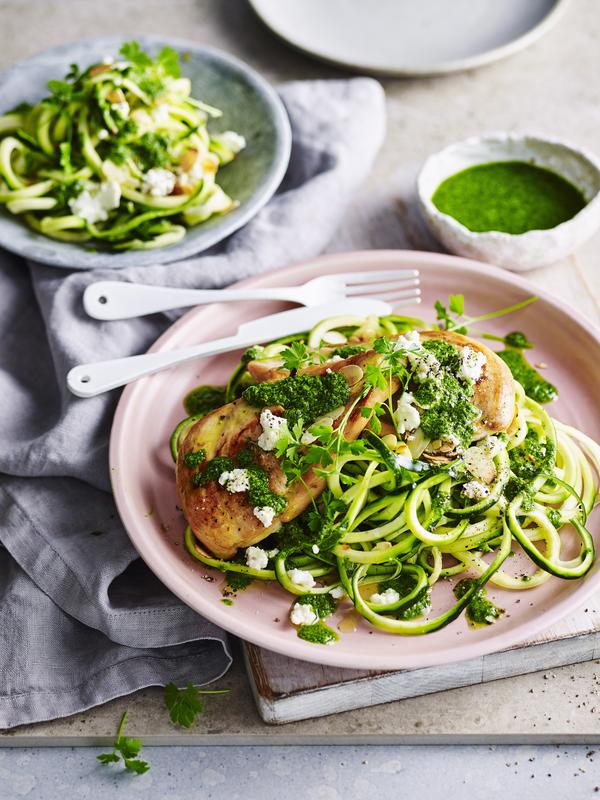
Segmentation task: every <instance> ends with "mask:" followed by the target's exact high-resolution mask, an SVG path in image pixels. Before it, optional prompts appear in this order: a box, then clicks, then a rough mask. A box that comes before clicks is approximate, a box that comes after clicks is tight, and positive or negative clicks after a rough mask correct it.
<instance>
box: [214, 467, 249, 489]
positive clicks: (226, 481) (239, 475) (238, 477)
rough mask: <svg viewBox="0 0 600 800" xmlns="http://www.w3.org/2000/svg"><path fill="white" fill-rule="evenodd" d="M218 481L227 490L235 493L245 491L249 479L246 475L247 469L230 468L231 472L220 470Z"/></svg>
mask: <svg viewBox="0 0 600 800" xmlns="http://www.w3.org/2000/svg"><path fill="white" fill-rule="evenodd" d="M219 483H220V484H221V486H224V487H225V488H226V489H227V491H228V492H231V493H232V494H235V493H237V492H245V491H247V490H248V487H249V486H250V479H249V477H248V470H247V469H232V470H231V472H222V473H221V474H220V475H219Z"/></svg>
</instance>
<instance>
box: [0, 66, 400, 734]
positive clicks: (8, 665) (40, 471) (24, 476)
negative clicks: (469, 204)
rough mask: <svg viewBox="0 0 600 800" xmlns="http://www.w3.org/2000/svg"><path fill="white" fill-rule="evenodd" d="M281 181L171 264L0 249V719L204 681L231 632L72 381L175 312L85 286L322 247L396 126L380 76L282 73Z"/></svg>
mask: <svg viewBox="0 0 600 800" xmlns="http://www.w3.org/2000/svg"><path fill="white" fill-rule="evenodd" d="M281 97H282V99H283V101H284V103H285V105H286V107H287V110H288V113H289V115H290V119H291V124H292V130H293V148H292V157H291V162H290V166H289V169H288V172H287V175H286V177H285V179H284V182H283V184H282V186H281V188H280V189H279V191H278V193H277V194H276V195H275V197H274V198H273V199H272V201H271V202H270V203H269V204H268V205H267V206H266V207H265V208H264V209H263V210H262V211H261V212H260V213H259V214H258V215H257V216H256V217H255V218H254V220H253V221H252V222H250V223H249V224H248V225H247V226H246V227H245V228H244V229H243V230H240V231H238V232H237V233H236V234H234V235H233V236H232V237H230V238H229V239H228V240H227V241H225V242H223V243H221V244H220V245H218V246H216V247H214V248H212V249H211V250H210V251H208V252H206V253H203V254H201V255H199V256H197V257H195V258H192V259H189V260H186V261H183V262H180V263H176V264H167V265H164V266H154V267H146V268H137V269H126V270H120V271H119V272H118V273H111V271H110V270H92V271H89V272H81V271H73V272H69V271H64V270H60V269H55V268H50V267H45V266H42V265H39V264H26V263H25V262H24V261H22V260H21V259H19V258H18V257H16V256H12V255H9V254H8V253H2V254H1V256H0V402H1V405H2V414H1V415H0V473H3V474H2V475H0V542H1V543H2V545H3V548H2V547H0V727H4V728H6V727H12V726H14V725H18V724H21V723H26V722H35V721H39V720H45V719H51V718H54V717H60V716H65V715H67V714H72V713H74V712H76V711H80V710H83V709H86V708H89V707H91V706H94V705H97V704H99V703H102V702H105V701H106V700H109V699H111V698H114V697H117V696H120V695H124V694H127V693H129V692H132V691H134V690H136V689H138V688H141V687H144V686H149V685H162V684H164V683H166V682H168V681H171V680H172V681H175V682H176V683H179V684H182V683H185V682H187V681H193V682H194V683H199V684H202V683H207V682H210V681H214V680H215V679H217V678H218V677H219V676H221V675H222V674H223V673H224V672H225V671H226V670H227V668H228V667H229V665H230V663H231V656H230V654H229V650H228V646H227V639H226V635H225V634H224V632H223V631H221V630H219V629H218V628H216V627H215V626H214V625H212V624H211V623H210V622H208V621H207V620H205V619H203V618H202V617H200V616H199V615H198V614H196V613H195V612H193V611H192V610H191V609H189V608H187V607H186V606H184V605H183V604H182V603H180V602H179V601H178V600H177V599H176V598H175V597H174V596H173V595H171V594H170V593H169V592H168V591H167V590H166V589H165V588H164V587H163V586H162V585H161V584H160V582H159V581H158V580H157V579H156V578H154V576H153V575H152V574H151V573H150V572H149V570H147V568H146V567H145V566H144V565H143V564H142V563H141V562H140V560H139V559H138V558H137V554H136V551H135V550H134V548H133V547H132V545H131V543H130V541H129V539H128V537H127V534H126V533H125V531H124V529H123V527H122V524H121V522H120V520H119V517H118V514H117V511H116V508H115V505H114V502H113V499H112V495H111V493H110V485H109V476H108V453H107V448H108V437H109V432H110V425H111V420H112V417H113V413H114V409H115V405H116V401H117V394H116V393H114V392H113V393H110V394H107V395H102V396H100V397H95V398H92V399H90V400H79V399H76V398H74V397H73V396H72V395H70V394H69V392H68V391H67V389H66V386H65V376H66V374H67V371H68V370H69V369H70V368H71V367H72V366H74V365H75V364H77V363H81V362H86V361H94V360H101V359H106V358H116V357H120V356H127V355H131V354H133V353H140V352H143V351H144V350H146V349H147V347H148V346H149V345H150V344H151V343H152V342H153V341H154V340H155V339H156V338H157V336H158V335H159V334H160V333H162V331H163V330H164V329H165V328H166V327H167V326H168V325H169V324H170V322H171V321H172V319H173V318H174V317H175V316H176V314H173V313H170V314H168V315H166V314H155V315H153V316H150V317H146V318H143V319H139V320H127V321H122V322H106V323H100V322H97V321H94V320H91V319H89V318H88V317H87V316H86V315H85V313H84V311H83V308H82V305H81V296H82V292H83V290H84V289H85V287H86V286H87V285H88V284H89V283H91V282H93V281H96V280H99V279H103V278H104V279H106V278H111V277H112V278H114V277H115V276H118V277H119V278H123V279H125V280H131V281H137V282H144V283H153V284H164V285H171V286H186V287H205V288H206V287H219V286H224V285H227V284H229V283H231V282H232V281H234V280H239V279H241V278H245V277H247V276H250V275H254V274H256V273H259V272H262V271H265V270H270V269H273V268H275V267H279V266H283V265H285V264H287V263H290V262H294V261H300V260H302V259H305V258H309V257H312V256H314V255H316V254H318V253H319V252H320V251H321V250H322V249H323V248H324V247H325V245H326V244H327V242H328V240H329V239H330V238H331V236H332V234H333V232H334V231H335V228H336V226H337V225H338V223H339V221H340V218H341V216H342V214H343V213H344V210H345V208H346V206H347V203H348V202H349V200H350V199H351V197H352V194H353V192H354V190H355V189H356V188H357V187H358V186H359V184H360V183H361V182H362V181H363V180H364V178H365V177H366V175H367V173H368V171H369V169H370V166H371V164H372V162H373V159H374V157H375V154H376V153H377V150H378V148H379V146H380V144H381V141H382V139H383V135H384V128H385V106H384V96H383V91H382V89H381V87H380V86H379V84H378V83H376V82H375V81H373V80H371V79H366V78H356V79H352V80H346V81H312V82H311V81H307V82H296V83H289V84H286V85H285V86H283V87H282V88H281Z"/></svg>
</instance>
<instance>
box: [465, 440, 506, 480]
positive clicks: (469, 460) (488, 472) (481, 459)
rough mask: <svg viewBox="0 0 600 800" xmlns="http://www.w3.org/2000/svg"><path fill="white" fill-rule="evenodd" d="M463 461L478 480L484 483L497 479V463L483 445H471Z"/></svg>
mask: <svg viewBox="0 0 600 800" xmlns="http://www.w3.org/2000/svg"><path fill="white" fill-rule="evenodd" d="M463 463H464V465H465V467H466V468H467V469H468V470H469V472H470V473H471V475H473V477H474V478H477V480H479V481H483V483H493V481H495V480H496V476H497V474H498V471H497V469H496V465H495V464H494V460H493V458H491V456H489V455H488V454H487V453H486V451H485V450H484V449H483V447H469V448H468V450H466V451H465V453H464V455H463Z"/></svg>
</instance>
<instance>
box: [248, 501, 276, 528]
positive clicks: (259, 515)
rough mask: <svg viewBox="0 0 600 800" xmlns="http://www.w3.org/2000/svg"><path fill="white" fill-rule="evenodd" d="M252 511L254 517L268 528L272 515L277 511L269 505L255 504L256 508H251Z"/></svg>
mask: <svg viewBox="0 0 600 800" xmlns="http://www.w3.org/2000/svg"><path fill="white" fill-rule="evenodd" d="M252 513H253V514H254V516H255V517H256V519H258V520H260V522H262V524H263V525H264V527H265V528H268V527H269V525H271V523H272V522H273V517H274V516H275V514H276V513H277V512H276V511H275V509H274V508H271V506H256V508H253V509H252Z"/></svg>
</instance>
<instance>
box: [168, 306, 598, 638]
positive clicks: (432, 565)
mask: <svg viewBox="0 0 600 800" xmlns="http://www.w3.org/2000/svg"><path fill="white" fill-rule="evenodd" d="M421 327H425V324H424V323H422V322H420V321H419V320H414V319H410V318H404V317H399V316H390V317H385V318H381V319H379V320H377V319H368V320H366V321H365V320H362V319H348V318H345V319H339V318H331V319H329V320H324V321H323V322H322V323H320V324H319V325H318V326H316V328H314V329H313V330H312V331H310V332H309V333H308V334H306V335H300V336H298V337H291V338H290V339H287V340H286V341H285V342H276V343H272V344H271V345H267V346H265V347H264V348H258V351H259V352H258V356H257V357H258V360H259V361H260V360H261V359H263V360H264V361H265V362H266V363H268V362H269V361H271V362H272V360H273V359H277V358H278V356H280V354H281V352H282V351H283V350H284V349H285V348H286V346H289V345H290V343H291V341H292V339H294V338H295V339H296V340H297V341H301V342H303V343H305V344H306V345H307V347H308V348H309V350H310V351H311V352H313V353H319V352H320V353H321V354H322V353H323V352H325V353H327V354H328V355H327V356H326V357H327V358H330V357H331V353H332V351H333V348H332V346H331V345H330V344H329V345H327V344H326V343H325V341H328V342H331V341H338V342H340V341H343V342H350V343H351V342H353V341H359V342H361V343H363V344H364V343H365V341H366V340H368V339H369V338H370V340H371V342H372V340H373V339H374V338H375V337H377V336H379V337H381V336H383V337H397V336H398V335H399V334H401V333H404V332H406V331H407V330H413V329H416V328H421ZM332 334H333V335H332ZM324 337H325V341H324ZM366 347H367V345H365V349H366ZM323 348H325V350H323ZM255 356H256V354H255ZM246 361H247V360H246ZM246 361H245V360H242V362H240V364H239V365H238V367H237V368H236V369H235V370H234V372H233V374H232V376H231V379H230V381H229V384H228V386H227V389H226V395H225V399H226V400H227V401H230V400H233V399H234V398H236V397H238V396H240V394H241V392H242V390H243V389H244V388H245V387H246V386H248V385H249V384H250V383H251V377H250V375H249V373H248V371H247V365H246ZM515 390H516V413H515V417H514V421H513V423H512V425H511V427H510V428H509V429H508V430H507V431H506V433H502V434H500V435H499V436H497V437H493V438H494V440H495V443H494V455H493V462H494V467H495V470H494V471H495V478H494V480H493V481H492V482H491V484H490V485H489V487H488V488H489V491H487V492H486V496H484V497H480V498H475V499H469V498H468V497H467V496H466V495H465V493H464V487H465V485H466V483H467V482H469V481H470V480H472V479H473V476H472V475H470V474H469V471H468V470H467V469H465V467H464V464H463V460H462V457H461V455H460V454H458V455H457V456H456V457H455V458H453V459H451V460H450V461H449V462H448V463H443V464H437V465H435V464H431V463H430V464H427V463H426V462H424V461H423V460H422V459H420V455H421V454H420V453H419V452H418V450H415V447H417V446H418V441H414V440H416V439H418V437H413V441H410V439H411V437H407V436H406V435H405V436H398V435H397V434H396V433H390V432H387V433H386V430H385V429H384V430H383V431H379V434H380V435H378V434H377V433H375V432H374V431H373V430H371V431H369V430H368V429H367V430H366V431H365V432H363V434H362V436H361V439H362V440H363V442H364V447H363V448H362V449H361V450H360V451H359V452H357V453H356V454H352V453H351V452H346V453H344V454H343V455H342V456H341V457H338V458H336V459H334V460H333V463H332V464H331V465H329V466H327V467H325V468H324V469H323V472H324V474H326V477H327V488H326V490H325V492H324V493H323V495H321V496H320V497H318V498H316V499H315V500H314V505H313V510H314V509H315V508H316V509H317V510H318V511H319V513H321V514H322V515H323V520H324V524H328V525H330V527H332V528H333V529H334V530H335V531H336V535H337V539H336V540H335V541H334V542H333V544H332V545H331V546H329V547H327V548H324V547H320V548H319V547H317V548H315V547H313V546H312V544H311V540H310V538H308V539H307V541H306V542H305V544H304V546H302V545H299V546H298V545H296V546H295V547H294V548H292V549H291V550H290V549H288V550H286V548H285V546H284V545H283V546H282V543H285V534H281V535H280V536H279V537H277V535H274V536H272V537H270V538H269V539H268V540H266V542H261V543H260V546H261V547H262V548H264V550H265V551H269V550H270V549H271V548H274V550H273V551H271V552H270V553H269V562H268V565H267V566H266V567H265V568H264V569H252V568H251V567H249V566H248V565H247V564H246V563H245V562H244V560H243V558H237V559H233V560H232V561H225V560H220V559H218V558H215V557H212V556H211V555H210V554H209V553H207V552H206V551H205V549H204V548H203V547H202V545H201V544H200V543H199V542H198V540H197V539H196V537H195V535H194V533H193V532H192V530H191V529H190V528H189V527H188V528H187V529H186V532H185V544H186V547H187V550H188V552H189V553H190V554H191V555H192V556H193V557H194V558H195V559H197V560H198V561H200V562H202V563H203V564H204V565H206V566H209V567H213V568H215V569H217V570H221V571H223V572H227V573H228V574H232V573H243V574H245V575H247V576H249V577H251V578H253V579H257V580H261V581H278V582H279V584H280V585H281V587H282V588H283V589H285V590H286V591H287V592H289V593H290V595H291V596H292V599H293V598H298V597H302V596H308V597H313V598H315V597H316V596H318V595H323V594H329V593H330V592H332V591H333V592H334V597H336V596H337V597H339V595H340V594H341V590H342V589H343V591H344V592H345V596H344V598H343V600H342V602H344V603H351V604H352V605H353V606H354V608H355V609H356V611H357V612H358V613H359V614H360V615H361V616H362V617H364V618H365V619H366V620H368V622H370V623H371V624H372V625H374V626H375V627H377V628H380V629H381V630H383V631H387V632H389V633H395V634H403V635H415V634H425V633H430V632H432V631H436V630H438V629H440V628H442V627H444V626H445V625H447V624H448V623H449V622H451V621H452V620H454V619H456V618H457V617H458V616H459V615H460V614H461V613H462V612H463V611H464V610H465V609H467V607H468V606H469V604H470V603H472V602H473V600H474V598H476V597H477V595H478V593H479V595H480V596H481V589H482V588H483V587H485V586H486V585H491V586H493V587H499V588H501V589H506V590H513V591H515V592H522V591H530V590H533V589H535V588H536V587H538V586H540V585H541V584H543V583H545V582H547V581H548V580H550V579H551V578H553V577H554V578H560V579H563V580H572V579H578V578H582V577H583V576H584V575H586V573H587V572H588V571H589V570H590V568H591V567H592V564H593V562H594V554H595V551H594V542H593V539H592V536H591V534H590V532H589V531H588V529H587V527H586V520H587V516H588V514H589V513H590V512H591V511H592V509H593V507H594V505H595V503H596V502H597V501H598V476H599V475H600V447H599V446H598V444H597V443H596V442H594V441H593V440H592V439H590V438H589V437H588V436H586V435H585V434H583V433H582V432H580V431H578V430H576V429H574V428H572V427H570V426H568V425H565V424H563V423H561V422H559V421H557V420H554V419H552V418H551V417H550V415H549V414H548V412H547V411H546V410H545V409H544V408H543V407H542V406H541V405H539V404H538V403H536V402H534V401H533V400H531V399H530V398H528V397H527V396H526V395H525V393H524V391H523V389H522V387H521V386H520V384H518V383H517V382H515ZM401 394H402V388H400V390H399V391H397V393H396V394H395V395H394V401H396V400H397V399H398V398H399V397H400V396H401ZM201 416H202V414H199V415H196V416H192V417H190V418H188V420H185V421H184V422H183V423H181V424H180V426H178V431H177V433H176V436H175V444H174V450H175V452H176V450H177V447H178V446H179V445H180V444H181V443H182V442H183V441H184V439H185V435H186V433H187V431H188V430H189V427H190V425H192V424H193V423H194V422H195V421H196V420H197V419H198V418H201ZM382 419H384V417H382ZM343 424H344V422H343V420H342V422H341V423H340V427H342V426H343ZM309 427H310V426H309ZM532 440H535V442H536V443H537V445H538V446H539V447H540V448H542V450H541V451H540V452H543V453H544V454H545V456H544V459H543V466H542V467H541V469H540V470H539V471H538V472H536V473H535V474H533V475H531V476H530V477H529V478H528V479H527V480H523V479H522V478H519V477H518V475H516V474H515V471H514V465H515V464H517V463H519V458H520V457H521V456H522V457H523V458H527V450H526V447H527V443H528V442H530V441H532ZM481 444H482V443H481V442H479V444H478V443H476V442H472V443H471V445H472V446H481ZM411 446H412V448H413V449H412V452H411ZM421 447H422V444H421ZM398 455H401V456H403V457H404V464H405V466H399V465H398V459H395V458H394V457H395V456H398ZM411 459H413V461H412V463H411ZM335 501H338V502H337V503H336V502H335ZM332 504H333V505H334V507H335V511H334V512H333V514H329V515H328V512H327V507H328V506H329V507H331V506H332ZM567 530H568V531H570V534H569V538H570V540H571V546H572V539H573V534H576V536H577V538H578V541H579V552H578V554H577V555H575V556H574V557H571V558H568V559H565V557H564V556H563V552H564V549H565V547H564V545H565V542H564V540H563V536H564V534H565V532H566V531H567ZM277 545H278V547H279V552H276V549H277V548H276V546H277ZM515 549H520V550H521V551H523V553H524V554H526V556H527V557H528V558H529V559H530V561H531V562H532V569H531V570H529V572H528V574H524V573H523V571H522V557H521V560H520V568H521V573H520V574H514V573H515V570H514V569H513V570H512V571H511V569H510V568H509V566H508V565H509V564H510V562H511V559H510V556H511V554H513V552H514V550H515ZM293 569H299V570H302V571H303V572H308V573H310V575H312V578H313V579H314V582H315V585H314V586H312V587H307V586H302V585H299V584H298V583H296V582H294V580H292V578H291V577H290V571H291V570H293ZM399 577H402V578H403V581H404V582H403V583H402V584H401V587H403V589H399V586H400V584H398V582H397V579H398V578H399ZM463 578H469V579H471V580H470V581H469V583H468V585H467V587H466V588H465V590H464V591H463V593H462V594H458V593H457V597H456V600H455V602H454V601H453V603H452V604H451V605H450V606H449V607H448V608H446V610H444V611H443V612H441V613H436V614H435V615H434V616H427V611H428V598H429V595H430V594H431V592H432V590H433V589H434V587H435V586H436V585H438V584H439V583H440V582H441V581H444V579H451V580H452V581H454V580H460V579H463ZM395 581H396V583H395ZM382 585H383V586H386V585H388V586H391V587H394V586H395V587H396V589H398V591H395V594H394V593H388V595H384V598H385V602H382V601H381V598H382V595H381V594H378V595H377V594H376V592H377V591H378V587H381V586H382ZM338 587H341V589H340V588H338ZM415 600H420V601H421V605H415ZM411 609H412V612H411ZM492 621H493V620H492V619H487V620H485V622H492Z"/></svg>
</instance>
